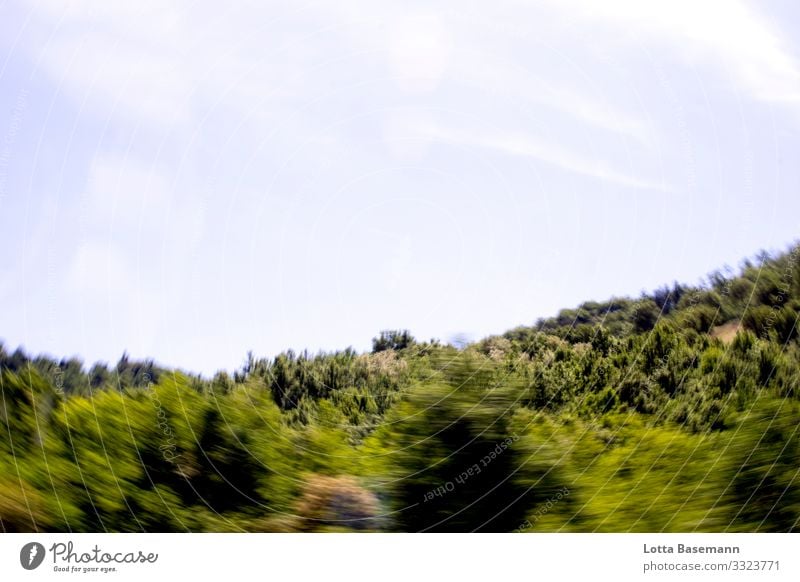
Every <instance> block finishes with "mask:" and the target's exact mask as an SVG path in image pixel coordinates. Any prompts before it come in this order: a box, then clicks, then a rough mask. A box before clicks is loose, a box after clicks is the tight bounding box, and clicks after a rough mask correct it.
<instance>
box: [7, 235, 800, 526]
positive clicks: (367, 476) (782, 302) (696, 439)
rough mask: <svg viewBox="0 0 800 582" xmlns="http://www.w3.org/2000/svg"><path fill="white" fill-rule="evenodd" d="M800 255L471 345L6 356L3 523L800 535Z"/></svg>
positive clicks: (565, 314)
mask: <svg viewBox="0 0 800 582" xmlns="http://www.w3.org/2000/svg"><path fill="white" fill-rule="evenodd" d="M798 313H800V245H795V246H793V247H791V248H790V249H789V250H788V251H786V252H785V253H782V254H780V255H776V256H769V255H766V254H762V255H760V256H759V257H758V258H757V259H754V260H749V261H745V262H744V263H743V266H742V268H741V271H740V272H739V273H738V274H735V275H733V274H723V273H720V272H717V273H714V274H712V275H710V276H709V278H708V282H707V284H705V285H697V286H687V285H682V284H677V283H674V284H672V285H670V286H667V287H663V288H661V289H659V290H656V291H654V292H653V293H650V294H644V295H642V296H641V297H639V298H635V299H632V298H614V299H611V300H609V301H605V302H593V301H592V302H586V303H583V304H582V305H580V306H578V307H577V308H574V309H564V310H562V311H561V312H560V313H559V314H558V315H557V316H556V317H553V318H550V319H543V320H539V321H538V322H536V323H535V324H534V325H532V326H527V327H519V328H516V329H513V330H510V331H508V332H506V333H504V334H502V335H497V336H493V337H489V338H486V339H483V340H481V341H478V342H475V343H474V344H471V345H469V346H466V347H464V348H463V349H456V348H455V347H453V346H449V345H442V344H440V343H439V342H436V341H430V342H419V341H416V340H415V339H414V338H413V337H412V336H411V334H410V333H408V332H404V331H397V332H383V333H382V334H381V335H380V336H379V337H378V338H376V339H375V340H374V341H373V351H372V352H371V353H366V354H360V353H356V352H355V351H353V350H350V349H347V350H343V351H340V352H335V353H322V354H308V353H301V354H296V353H293V352H287V353H284V354H280V355H279V356H277V357H275V358H269V359H268V358H257V357H255V356H254V355H252V354H249V355H248V356H247V358H246V360H245V363H244V364H243V365H242V367H241V368H240V369H239V370H237V371H236V372H234V373H233V374H227V373H224V372H221V373H219V374H217V375H216V376H215V377H214V378H211V379H207V378H202V377H200V376H199V375H191V374H186V373H183V372H180V371H175V370H169V369H165V368H163V367H160V366H158V365H156V364H155V363H154V362H153V361H144V362H135V361H131V360H130V359H129V358H128V357H127V356H124V357H123V358H122V359H121V360H120V361H119V362H118V364H117V365H116V366H113V367H109V366H107V365H104V364H95V365H93V366H92V367H90V368H88V369H87V368H86V367H85V366H84V365H83V363H82V362H80V361H79V360H76V359H71V360H62V361H56V360H53V359H52V358H48V357H44V356H40V357H32V356H29V355H27V354H25V353H24V352H23V351H21V350H16V351H14V352H13V353H9V352H8V351H7V350H6V349H5V348H4V347H2V346H0V368H1V369H2V374H1V375H0V389H1V390H2V397H3V398H2V408H0V423H2V427H0V430H2V433H3V435H4V437H3V438H0V523H1V524H2V529H3V531H33V530H38V531H103V530H108V531H476V530H477V531H795V530H797V529H798V523H799V521H798V520H800V480H798V475H797V467H798V466H800V439H799V438H798V435H797V427H798V425H800V406H799V405H798V402H797V400H798V396H799V394H798V392H799V388H800V345H799V344H798V330H797V321H798Z"/></svg>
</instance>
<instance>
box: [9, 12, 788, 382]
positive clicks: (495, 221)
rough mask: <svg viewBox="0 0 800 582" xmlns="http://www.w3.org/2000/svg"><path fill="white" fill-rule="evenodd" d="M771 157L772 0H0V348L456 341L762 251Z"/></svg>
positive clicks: (112, 349)
mask: <svg viewBox="0 0 800 582" xmlns="http://www.w3.org/2000/svg"><path fill="white" fill-rule="evenodd" d="M793 4H794V5H793ZM798 152H800V6H798V5H797V4H796V3H793V2H791V1H789V0H786V1H767V2H757V3H756V2H744V1H742V0H725V1H713V0H709V1H701V2H698V1H697V0H692V1H683V0H672V1H670V2H663V3H661V2H652V3H650V2H648V3H643V2H638V1H636V0H631V1H622V0H620V1H617V0H606V1H604V2H602V3H597V2H578V1H573V0H566V1H565V0H558V1H552V2H551V1H547V0H545V1H540V2H536V3H530V2H516V1H498V2H492V3H488V4H487V3H485V2H481V3H478V2H471V1H468V0H467V1H464V0H461V1H458V2H434V3H431V2H414V1H411V2H402V3H399V2H392V3H383V2H376V1H365V2H355V1H351V0H343V1H337V2H302V1H298V2H278V3H275V2H236V3H222V4H221V3H219V2H213V3H212V2H161V1H159V2H148V1H142V2H135V3H134V2H126V3H116V2H114V3H111V2H103V1H94V0H92V1H78V2H62V1H50V0H45V1H37V2H30V3H27V2H18V1H14V0H12V1H5V2H2V3H0V305H2V308H0V338H1V339H2V341H3V342H4V343H5V345H6V349H14V348H16V347H17V346H19V345H21V346H24V348H25V349H26V350H27V351H30V352H33V353H49V354H52V355H55V356H57V357H62V356H67V357H68V356H72V355H77V356H79V357H80V358H81V359H82V360H84V361H85V362H86V363H87V364H88V363H92V362H94V361H98V360H99V361H106V362H111V363H114V362H116V361H117V360H118V359H119V357H120V355H121V354H122V353H123V351H128V352H129V353H130V354H131V356H132V357H135V358H140V357H153V358H155V360H156V361H158V362H160V363H162V364H165V365H170V366H177V367H180V368H183V369H186V370H190V371H195V372H202V373H204V374H212V373H213V372H215V371H216V370H219V369H227V370H233V369H235V368H237V367H238V366H240V365H241V363H242V362H243V361H244V357H245V354H246V352H247V351H248V350H253V352H254V353H256V354H257V355H264V356H272V355H274V354H276V353H278V352H280V351H282V350H284V349H288V348H293V349H295V350H302V349H306V348H307V349H309V350H311V351H312V352H313V351H317V350H333V349H341V348H345V347H348V346H352V347H354V348H356V349H358V350H365V349H368V348H369V345H370V340H371V338H372V337H374V336H376V335H377V334H378V332H379V331H380V330H382V329H395V328H407V329H409V330H411V332H412V333H413V334H414V335H415V336H416V337H418V338H421V339H428V338H439V339H441V340H443V341H449V340H451V338H456V337H458V338H473V339H477V338H480V337H484V336H486V335H490V334H494V333H502V332H503V331H505V330H508V329H510V328H512V327H515V326H517V325H523V324H527V325H530V324H531V323H533V322H534V321H535V320H536V319H537V318H539V317H546V316H551V315H555V314H556V313H557V312H558V310H559V309H561V308H564V307H573V306H575V305H577V304H579V303H581V302H582V301H585V300H590V299H594V300H602V299H606V298H609V297H612V296H622V295H632V296H636V295H639V294H640V293H641V292H642V291H645V290H647V291H649V290H652V289H654V288H656V287H658V286H660V285H661V284H663V283H669V282H672V281H675V280H677V281H681V282H685V283H697V282H698V281H700V280H701V278H702V277H704V276H705V275H706V274H707V273H709V272H710V271H712V270H714V269H716V268H719V267H723V266H725V265H729V266H731V267H733V268H736V267H737V265H739V263H740V261H741V260H742V259H743V258H745V257H751V256H753V255H754V254H755V253H757V252H758V251H759V250H761V249H768V250H782V249H785V248H786V246H787V245H788V244H789V243H791V242H792V241H795V240H797V239H798V237H799V236H800V228H798V217H800V164H798V157H797V155H798Z"/></svg>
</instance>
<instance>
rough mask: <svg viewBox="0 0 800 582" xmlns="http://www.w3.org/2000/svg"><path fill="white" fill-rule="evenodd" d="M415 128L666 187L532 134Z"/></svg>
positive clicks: (595, 174)
mask: <svg viewBox="0 0 800 582" xmlns="http://www.w3.org/2000/svg"><path fill="white" fill-rule="evenodd" d="M418 131H419V132H420V134H421V135H426V136H429V137H432V138H434V139H438V140H441V141H444V142H448V143H452V144H454V145H457V146H467V147H477V148H484V149H487V150H492V151H495V152H499V153H502V154H506V155H511V156H520V157H524V158H531V159H534V160H537V161H540V162H543V163H546V164H549V165H551V166H553V167H556V168H559V169H561V170H565V171H567V172H571V173H574V174H579V175H582V176H587V177H590V178H596V179H599V180H603V181H605V182H610V183H613V184H617V185H620V186H625V187H628V188H637V189H645V190H665V189H666V185H665V184H663V183H660V182H655V181H651V180H646V179H644V178H639V177H637V176H634V175H632V174H628V173H626V172H623V171H620V170H617V169H615V168H613V167H612V166H611V165H609V164H608V163H607V162H605V161H603V160H601V159H598V158H591V157H587V156H585V155H582V154H580V153H578V152H576V151H574V150H572V149H568V148H566V147H564V146H561V145H559V144H556V143H553V142H549V141H546V140H544V139H541V138H539V137H537V136H534V135H528V134H523V133H519V132H517V133H512V132H506V133H500V132H494V133H487V132H475V131H466V130H455V129H450V128H443V127H440V126H427V127H422V126H420V127H419V128H418Z"/></svg>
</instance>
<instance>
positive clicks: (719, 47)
mask: <svg viewBox="0 0 800 582" xmlns="http://www.w3.org/2000/svg"><path fill="white" fill-rule="evenodd" d="M554 6H555V7H556V9H557V10H560V11H569V12H572V13H575V14H578V15H580V17H581V18H582V19H584V21H585V22H588V23H589V24H590V26H591V30H592V31H597V28H596V27H597V25H603V24H604V25H606V26H608V27H610V28H611V29H613V30H615V31H616V36H615V37H613V40H614V41H622V42H625V41H626V40H627V41H634V42H635V43H636V44H639V45H645V44H646V45H652V44H653V43H656V42H666V43H668V44H669V46H670V48H671V50H672V51H673V52H674V53H675V54H678V55H682V56H683V57H684V58H685V59H686V60H687V61H689V63H690V64H692V65H697V64H700V63H709V64H712V65H715V66H718V67H720V68H722V69H723V70H724V71H725V72H726V73H727V74H728V75H729V76H730V77H731V78H732V79H734V80H735V81H736V82H737V83H738V84H739V86H740V87H741V88H742V89H744V90H746V91H747V92H748V93H750V94H751V95H752V96H753V97H755V98H757V99H761V100H765V101H786V102H793V103H797V102H800V69H799V68H798V64H797V60H796V58H795V57H794V56H793V55H792V54H791V52H790V48H789V46H788V43H787V39H785V38H782V36H781V34H780V32H779V31H778V30H777V29H776V27H775V26H773V25H772V24H771V23H770V22H769V21H768V20H767V19H766V18H764V17H763V16H762V15H761V14H759V13H758V12H757V10H756V9H754V8H753V5H751V4H748V3H746V2H743V1H741V0H704V1H702V2H698V1H696V0H670V1H669V2H660V3H653V2H641V1H639V0H606V1H604V2H586V1H585V0H567V1H566V2H565V1H564V0H559V2H557V3H555V2H554ZM756 6H757V5H756Z"/></svg>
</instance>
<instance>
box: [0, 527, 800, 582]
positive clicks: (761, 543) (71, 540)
mask: <svg viewBox="0 0 800 582" xmlns="http://www.w3.org/2000/svg"><path fill="white" fill-rule="evenodd" d="M798 550H800V534H494V535H491V534H486V535H481V534H460V535H459V534H361V535H359V534H75V535H69V534H41V535H34V534H4V535H0V579H2V580H51V579H60V580H65V579H71V580H86V579H91V580H114V581H123V580H142V579H153V580H167V579H170V578H171V577H173V576H186V575H196V576H201V577H202V578H201V579H203V580H209V579H214V578H215V577H220V579H222V580H226V581H227V580H232V579H244V578H231V577H232V576H233V577H237V576H248V578H247V579H251V578H249V577H252V575H253V574H257V575H259V576H261V577H262V578H259V579H274V580H297V579H299V580H325V581H326V582H328V581H339V580H341V581H342V582H345V581H346V582H358V581H362V580H363V581H365V582H366V581H370V582H372V581H374V580H380V579H382V578H385V577H386V578H388V579H391V580H396V579H407V580H434V579H436V578H435V577H442V578H443V579H448V580H452V579H454V580H459V581H461V580H511V579H514V580H516V579H520V578H523V579H527V578H530V579H532V580H533V579H537V580H584V579H585V580H592V581H596V580H613V581H614V582H620V581H622V580H647V579H653V580H692V579H695V580H748V579H750V580H775V581H778V580H792V581H795V580H800V568H798V562H800V560H799V559H798Z"/></svg>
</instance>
